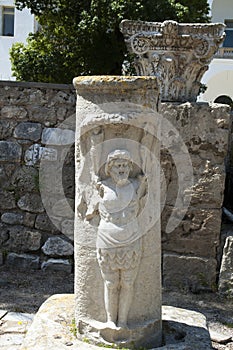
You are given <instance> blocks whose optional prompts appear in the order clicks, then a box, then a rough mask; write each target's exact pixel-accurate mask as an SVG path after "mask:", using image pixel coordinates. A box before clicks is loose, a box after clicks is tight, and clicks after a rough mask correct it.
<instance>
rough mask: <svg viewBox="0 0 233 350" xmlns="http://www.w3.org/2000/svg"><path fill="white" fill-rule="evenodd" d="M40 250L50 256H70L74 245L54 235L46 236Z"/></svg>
mask: <svg viewBox="0 0 233 350" xmlns="http://www.w3.org/2000/svg"><path fill="white" fill-rule="evenodd" d="M42 251H43V253H44V254H45V255H49V256H51V257H59V256H70V255H73V253H74V247H73V245H72V244H71V243H69V242H67V241H65V240H64V239H63V238H61V237H58V236H56V237H50V238H48V240H47V241H46V242H45V244H44V245H43V247H42Z"/></svg>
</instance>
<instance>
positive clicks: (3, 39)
mask: <svg viewBox="0 0 233 350" xmlns="http://www.w3.org/2000/svg"><path fill="white" fill-rule="evenodd" d="M35 30H36V24H35V19H34V16H32V15H31V13H30V11H29V10H28V9H24V10H23V11H18V10H17V9H16V8H15V6H14V0H0V80H14V78H13V77H12V72H11V62H10V58H9V50H10V48H11V46H12V44H14V43H15V42H22V43H25V42H26V38H27V36H28V34H29V33H30V32H33V33H34V32H35Z"/></svg>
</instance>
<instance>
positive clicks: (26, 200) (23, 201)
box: [17, 193, 44, 213]
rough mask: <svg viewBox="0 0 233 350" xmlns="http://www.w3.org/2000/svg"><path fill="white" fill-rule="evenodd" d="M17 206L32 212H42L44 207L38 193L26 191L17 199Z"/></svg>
mask: <svg viewBox="0 0 233 350" xmlns="http://www.w3.org/2000/svg"><path fill="white" fill-rule="evenodd" d="M17 204H18V207H19V208H20V209H21V210H24V211H29V212H32V213H42V212H43V211H44V207H43V204H42V201H41V198H40V196H39V195H38V194H35V193H27V194H25V195H24V196H23V197H21V198H20V199H19V200H18V203H17Z"/></svg>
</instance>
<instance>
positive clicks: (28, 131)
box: [14, 122, 42, 141]
mask: <svg viewBox="0 0 233 350" xmlns="http://www.w3.org/2000/svg"><path fill="white" fill-rule="evenodd" d="M41 132H42V126H41V124H40V123H32V122H22V123H20V124H18V125H17V126H16V128H15V130H14V137H15V138H17V139H26V140H31V141H38V140H39V139H40V135H41Z"/></svg>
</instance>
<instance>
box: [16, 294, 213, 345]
mask: <svg viewBox="0 0 233 350" xmlns="http://www.w3.org/2000/svg"><path fill="white" fill-rule="evenodd" d="M74 302H75V300H74V295H73V294H61V295H53V296H52V297H50V298H49V299H47V300H46V302H45V303H44V304H43V305H42V306H41V307H40V309H39V311H38V313H37V314H36V315H35V317H34V320H33V323H32V326H31V327H30V329H29V331H28V333H27V335H26V338H25V340H24V342H23V344H22V347H21V350H41V349H46V348H47V346H48V345H47V344H49V349H50V350H58V349H59V350H65V349H67V348H69V349H72V350H76V349H79V350H98V349H99V350H104V349H106V346H101V345H99V346H95V345H92V344H89V343H87V342H82V341H81V340H80V339H77V338H76V337H75V336H74V334H73V328H74V327H75V326H74V325H73V324H72V320H73V319H74V306H75V304H74ZM60 315H62V318H61V317H59V316H60ZM162 318H163V328H164V337H165V339H166V340H167V342H166V345H165V346H163V347H159V348H158V347H157V348H153V349H151V350H157V349H158V350H194V349H198V350H210V349H212V347H211V343H210V336H209V332H208V330H207V327H206V319H205V316H204V315H203V314H201V313H198V312H194V311H190V310H186V309H180V308H175V307H172V306H163V308H162ZM67 325H69V326H67ZM42 334H43V337H42V336H41V335H42Z"/></svg>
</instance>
